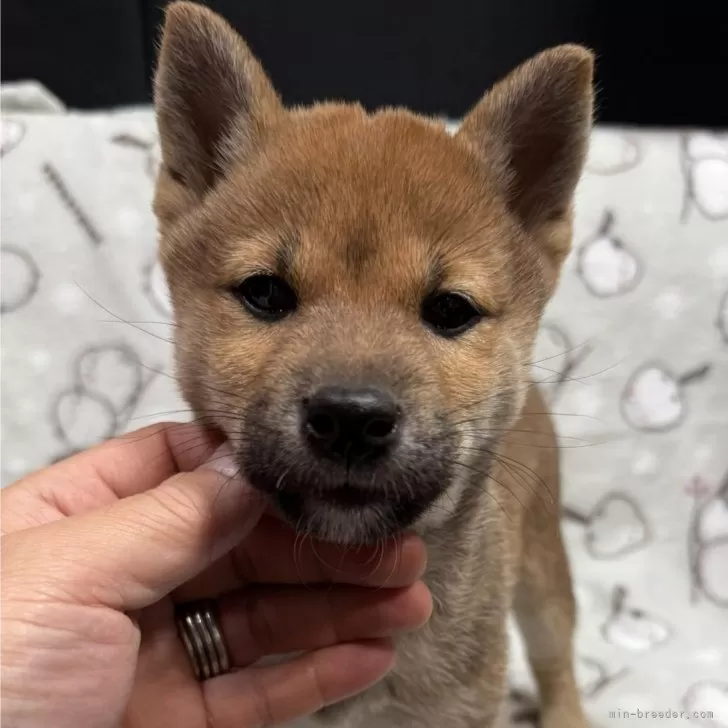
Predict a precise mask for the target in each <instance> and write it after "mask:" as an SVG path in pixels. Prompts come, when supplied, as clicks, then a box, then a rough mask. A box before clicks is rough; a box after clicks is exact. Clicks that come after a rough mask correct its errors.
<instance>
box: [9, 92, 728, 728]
mask: <svg viewBox="0 0 728 728" xmlns="http://www.w3.org/2000/svg"><path fill="white" fill-rule="evenodd" d="M2 95H3V98H2V102H3V114H4V115H3V117H2V129H1V132H2V133H1V135H0V140H1V141H0V150H1V154H2V158H1V162H0V163H1V165H2V175H3V183H4V188H3V205H2V231H3V236H2V248H1V250H0V254H1V264H2V288H1V289H0V290H1V293H2V309H1V311H2V327H3V348H2V366H3V370H4V371H3V374H4V376H3V377H2V397H3V419H2V427H3V446H4V451H3V459H2V484H8V483H10V482H12V481H14V480H15V479H17V478H18V477H20V476H22V475H24V474H25V473H28V472H30V471H32V470H34V469H36V468H39V467H41V466H43V465H46V464H48V463H50V462H53V461H55V460H57V459H59V458H62V457H65V456H66V455H68V454H70V453H72V452H75V451H77V450H80V449H83V448H85V447H88V446H89V445H91V444H93V443H95V442H98V441H100V440H103V439H104V438H107V437H110V436H112V435H114V434H116V433H120V432H124V431H126V430H129V429H134V428H137V427H141V426H143V425H145V424H148V423H151V422H154V421H158V420H161V419H186V418H188V417H189V411H188V409H187V407H186V406H185V404H184V403H183V402H182V401H181V400H180V398H179V396H178V394H177V392H176V387H175V381H174V377H173V369H172V367H171V351H170V348H171V347H170V344H169V341H168V340H169V339H170V338H171V330H172V329H171V327H172V325H173V323H172V320H171V316H172V311H171V308H170V303H169V297H168V293H167V287H166V283H165V280H164V275H163V273H162V271H161V268H160V267H159V265H158V263H157V261H156V252H155V243H156V228H155V223H154V219H153V217H152V214H151V198H152V192H153V181H154V176H155V174H156V170H157V168H158V164H159V146H158V142H157V137H156V133H155V128H154V120H153V116H152V113H151V110H150V109H148V108H143V109H129V110H123V111H117V112H113V113H94V114H89V113H83V114H82V113H74V112H68V111H65V110H64V109H63V108H62V106H61V105H60V104H58V103H57V102H56V101H55V100H54V99H52V98H51V97H48V96H47V95H46V94H44V92H43V91H42V90H39V89H38V88H37V87H35V86H32V85H30V86H9V87H4V88H3V90H2ZM455 126H456V125H451V128H455ZM532 371H533V378H534V381H535V382H537V386H539V387H541V388H542V390H543V393H544V395H545V397H546V399H547V401H548V403H549V406H550V408H551V410H552V412H553V413H554V421H555V423H556V426H557V431H558V435H559V447H560V454H561V459H562V468H563V532H564V535H565V538H566V542H567V546H568V549H569V553H570V558H571V564H572V570H573V573H574V580H575V591H576V596H577V600H578V603H579V608H580V616H579V628H578V633H577V641H576V671H577V678H578V681H579V685H580V689H581V691H582V693H583V695H584V701H585V706H586V708H587V711H588V713H589V714H590V716H591V718H592V720H593V724H594V725H595V726H603V727H607V726H611V725H614V726H617V725H620V726H624V725H635V726H636V725H639V726H644V727H645V728H647V727H654V728H656V727H657V726H664V725H665V720H664V719H659V718H655V719H651V718H649V717H646V718H641V719H639V721H637V720H636V719H635V720H633V721H630V720H629V719H627V720H625V719H624V718H617V717H612V718H610V712H614V713H615V714H616V713H617V712H618V711H621V712H622V714H624V713H629V712H630V711H637V710H641V711H643V712H646V711H651V710H656V711H660V710H662V711H665V710H674V711H680V710H685V711H688V710H689V711H697V712H698V713H701V712H702V713H704V714H705V713H708V712H710V711H712V713H713V718H707V717H703V718H696V719H694V720H692V721H691V724H692V725H695V726H701V727H702V728H728V134H724V133H717V132H703V131H686V132H684V133H682V132H681V133H674V132H670V133H666V132H656V131H655V132H651V131H636V130H632V129H612V128H610V129H607V128H600V127H598V128H597V129H596V130H595V131H594V134H593V138H592V144H591V150H590V154H589V159H588V161H587V165H586V171H585V173H584V176H583V179H582V182H581V184H580V186H579V189H578V194H577V204H576V218H575V231H574V247H573V252H572V255H571V256H570V257H569V259H568V260H567V262H566V265H565V268H564V271H563V274H562V278H561V284H560V288H559V290H558V292H557V295H556V296H555V298H554V300H553V302H552V303H551V305H550V306H549V308H548V310H547V312H546V314H545V316H544V320H543V322H542V327H541V331H540V334H539V337H538V341H537V343H536V346H535V349H534V352H533V361H532ZM513 641H514V650H513V656H512V665H511V675H512V695H511V697H512V700H511V704H510V717H509V718H507V720H510V722H511V725H522V726H532V725H535V724H534V722H533V721H534V716H535V712H534V700H533V697H534V694H533V684H532V681H531V679H530V677H529V675H528V673H527V670H526V668H525V661H524V658H523V654H522V650H521V643H520V639H519V637H518V635H517V633H516V632H515V631H514V632H513ZM372 728H392V727H384V726H381V727H380V726H373V727H372Z"/></svg>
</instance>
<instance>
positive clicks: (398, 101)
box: [2, 0, 728, 127]
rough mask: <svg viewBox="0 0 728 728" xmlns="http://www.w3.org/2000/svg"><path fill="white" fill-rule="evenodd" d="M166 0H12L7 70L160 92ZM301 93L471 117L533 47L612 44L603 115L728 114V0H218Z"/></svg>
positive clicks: (85, 95) (80, 87) (113, 97)
mask: <svg viewBox="0 0 728 728" xmlns="http://www.w3.org/2000/svg"><path fill="white" fill-rule="evenodd" d="M164 4H165V3H164V2H159V1H157V2H150V1H149V0H4V1H3V3H2V11H3V17H2V79H3V81H6V80H19V79H28V78H35V79H38V80H40V81H41V82H42V83H44V84H45V85H46V86H47V87H48V88H49V89H50V90H51V91H53V92H54V93H55V94H56V95H58V96H59V97H60V98H61V99H62V100H63V101H65V102H66V103H67V104H68V105H70V106H73V107H81V108H93V107H104V106H116V105H121V104H129V103H145V102H148V101H149V100H150V94H151V76H152V72H153V67H154V56H155V43H156V40H157V38H158V31H159V23H160V20H161V17H162V5H164ZM207 4H208V5H210V6H212V7H214V8H215V9H217V10H219V11H220V12H221V13H222V14H223V15H224V16H225V17H227V18H228V20H230V21H231V22H232V23H233V24H234V25H235V26H236V27H237V28H238V29H239V30H240V31H241V32H242V33H243V35H244V36H245V38H246V40H247V41H248V43H249V44H250V46H251V48H252V49H253V51H254V52H255V53H256V54H257V55H258V56H259V57H260V59H261V60H262V62H263V65H264V66H265V68H266V70H268V72H269V74H270V75H271V77H272V78H273V81H274V83H275V85H276V86H277V88H278V89H279V91H280V92H281V93H282V95H283V98H284V100H285V101H286V102H288V103H309V102H311V101H313V100H316V99H319V100H320V99H357V100H360V101H362V103H364V105H365V106H367V107H369V108H373V107H377V106H384V105H405V106H409V107H411V108H413V109H415V110H417V111H421V112H425V113H432V114H445V115H449V116H453V117H456V116H460V115H462V113H463V112H464V111H465V110H466V109H467V108H468V107H469V106H471V105H472V104H473V103H474V102H475V101H476V100H477V99H478V98H479V96H480V95H481V94H482V92H483V91H484V90H485V89H486V88H487V87H489V86H490V85H491V84H492V83H493V82H494V81H495V80H496V79H497V78H499V77H500V76H502V75H504V74H505V73H506V72H507V71H508V70H510V69H511V68H512V67H513V66H515V65H516V64H517V63H518V62H520V61H522V60H524V59H525V58H527V57H528V56H530V55H532V54H533V53H535V52H537V51H539V50H541V49H543V48H546V47H548V46H550V45H554V44H557V43H561V42H581V43H585V44H587V45H588V46H590V47H592V48H593V49H594V50H595V51H596V52H597V54H598V65H597V80H598V86H599V97H598V99H599V118H600V120H601V121H603V122H612V123H624V124H640V125H657V126H709V127H710V126H712V127H725V126H728V0H714V1H713V2H707V1H705V0H696V1H695V2H683V3H672V4H670V2H669V0H663V1H662V2H657V1H655V0H642V1H640V0H633V1H632V2H626V1H625V0H611V1H609V0H604V1H597V2H589V0H560V1H556V2H549V1H548V0H531V1H526V0H480V1H477V0H448V1H444V2H443V1H440V2H434V1H431V2H426V1H424V0H421V1H417V0H393V1H390V2H386V1H385V0H369V1H368V2H350V1H349V0H312V1H310V2H307V1H306V0H210V1H209V2H207Z"/></svg>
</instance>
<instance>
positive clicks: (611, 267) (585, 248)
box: [576, 210, 643, 298]
mask: <svg viewBox="0 0 728 728" xmlns="http://www.w3.org/2000/svg"><path fill="white" fill-rule="evenodd" d="M614 223H615V219H614V213H613V212H612V211H611V210H606V211H605V212H604V215H603V217H602V220H601V222H600V224H599V227H598V229H597V231H596V233H594V235H592V237H590V238H589V239H587V240H586V241H585V242H583V243H582V244H581V245H580V246H579V249H578V250H577V253H576V255H577V257H576V274H577V275H578V276H579V278H581V280H582V282H583V283H584V285H585V286H586V288H587V290H588V291H589V293H591V294H592V295H593V296H596V297H597V298H611V297H612V296H621V295H623V294H625V293H629V292H630V291H633V290H634V289H635V288H636V287H637V285H638V284H639V282H640V280H641V279H642V275H643V266H642V263H641V262H640V260H639V259H638V258H637V256H636V255H635V254H634V253H633V252H632V251H631V250H630V249H629V248H628V247H627V246H626V245H625V244H624V243H623V242H622V240H621V239H620V238H618V237H617V236H616V235H615V234H614V233H613V232H612V231H613V228H614Z"/></svg>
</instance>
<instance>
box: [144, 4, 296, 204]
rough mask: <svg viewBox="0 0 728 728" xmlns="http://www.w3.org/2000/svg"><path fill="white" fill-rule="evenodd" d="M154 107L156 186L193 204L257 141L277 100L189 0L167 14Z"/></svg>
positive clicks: (235, 45) (225, 30) (232, 35)
mask: <svg viewBox="0 0 728 728" xmlns="http://www.w3.org/2000/svg"><path fill="white" fill-rule="evenodd" d="M154 104H155V108H156V113H157V124H158V127H159V135H160V143H161V147H162V171H161V176H162V177H166V179H164V180H161V179H160V184H162V183H165V184H167V186H168V187H169V186H171V185H173V184H174V185H178V186H181V187H183V188H184V191H183V190H181V189H180V190H178V193H179V194H178V197H180V199H182V198H187V200H186V201H187V203H189V202H191V201H193V200H195V199H196V200H197V201H199V200H200V199H201V198H202V197H203V195H204V194H205V192H207V191H208V190H209V189H210V188H211V187H212V186H214V184H215V183H216V182H217V180H218V179H219V178H220V176H222V175H224V174H225V172H226V171H227V169H228V168H229V166H230V164H231V163H232V161H233V160H234V159H236V158H237V157H239V156H244V155H245V153H246V152H249V151H250V150H251V148H252V146H253V145H255V144H256V142H258V141H259V139H260V137H261V135H262V134H263V133H264V131H265V129H266V128H267V127H268V126H270V125H271V124H273V123H274V122H275V119H276V116H277V115H278V114H280V113H281V112H282V106H281V102H280V100H279V98H278V96H277V95H276V92H275V91H274V90H273V87H272V86H271V84H270V82H269V81H268V79H267V77H266V75H265V73H264V72H263V69H262V68H261V66H260V64H259V63H258V61H257V60H256V59H255V57H254V56H253V55H252V53H251V52H250V50H249V49H248V47H247V46H246V45H245V43H244V42H243V40H242V38H241V37H240V36H239V35H238V34H237V33H236V32H235V30H233V28H232V27H231V26H230V25H228V23H227V22H225V21H224V20H223V19H222V18H221V17H220V16H218V15H216V14H215V13H213V12H212V11H211V10H208V9H207V8H204V7H202V6H201V5H196V4H195V3H190V2H175V3H172V4H171V5H170V6H169V7H168V9H167V12H166V20H165V24H164V33H163V36H162V42H161V48H160V52H159V61H158V66H157V72H156V77H155V81H154Z"/></svg>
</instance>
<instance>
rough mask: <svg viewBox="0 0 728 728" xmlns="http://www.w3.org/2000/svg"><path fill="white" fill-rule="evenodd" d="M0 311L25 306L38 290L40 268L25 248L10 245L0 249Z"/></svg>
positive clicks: (10, 311)
mask: <svg viewBox="0 0 728 728" xmlns="http://www.w3.org/2000/svg"><path fill="white" fill-rule="evenodd" d="M0 278H1V279H2V280H1V281H0V282H1V284H2V287H1V288H0V313H3V314H6V313H12V312H13V311H17V310H18V309H20V308H22V307H23V306H25V304H26V303H28V302H29V301H30V300H31V299H32V298H33V296H34V295H35V292H36V291H37V290H38V283H39V282H40V269H39V268H38V266H37V265H36V263H35V261H34V260H33V257H32V256H31V255H30V253H28V252H27V251H25V250H21V249H20V248H16V247H15V246H12V245H3V246H2V248H1V249H0Z"/></svg>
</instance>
